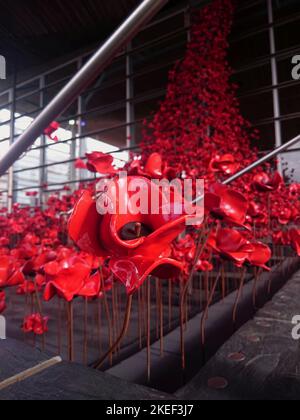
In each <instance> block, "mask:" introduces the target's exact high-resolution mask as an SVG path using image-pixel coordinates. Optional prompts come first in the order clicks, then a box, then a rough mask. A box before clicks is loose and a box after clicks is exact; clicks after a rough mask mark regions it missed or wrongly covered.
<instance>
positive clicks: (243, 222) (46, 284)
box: [0, 0, 300, 335]
mask: <svg viewBox="0 0 300 420" xmlns="http://www.w3.org/2000/svg"><path fill="white" fill-rule="evenodd" d="M233 16H234V7H233V5H232V1H231V0H215V1H214V2H213V3H211V4H210V5H209V6H207V7H205V8H203V9H201V10H200V11H199V12H196V13H195V15H194V18H193V21H194V22H193V26H192V29H191V41H190V42H189V44H188V46H187V52H186V55H185V57H184V58H183V60H182V61H181V62H179V63H178V64H177V65H176V66H175V68H174V69H173V70H172V71H171V73H170V80H169V84H168V87H167V94H166V98H165V100H164V101H163V102H162V103H161V104H160V107H159V110H158V112H157V113H156V114H155V115H154V117H153V119H152V121H151V122H150V123H147V124H146V126H145V135H144V138H143V139H142V143H141V148H142V153H141V158H140V159H134V160H132V161H131V162H129V164H128V166H127V169H128V172H129V174H130V178H132V179H134V180H135V182H137V183H140V184H141V183H142V184H143V185H146V186H147V185H151V184H152V183H153V182H152V180H153V179H156V180H157V179H162V178H167V179H174V178H179V179H180V180H181V181H182V180H183V179H185V178H192V179H193V180H195V179H198V178H204V179H205V181H206V182H205V193H206V200H205V215H206V218H205V223H204V224H203V225H202V226H201V228H200V229H199V226H196V227H195V229H192V228H190V229H189V232H188V234H186V235H185V236H183V234H184V231H185V227H186V225H185V222H186V215H184V214H181V215H176V214H175V211H174V208H175V207H176V205H177V204H178V201H177V198H176V197H175V196H174V197H172V198H171V199H169V202H168V204H170V205H171V210H172V211H171V212H170V214H169V215H168V217H161V215H160V214H147V215H140V214H139V215H131V214H127V215H124V214H119V212H117V213H116V214H114V215H105V216H103V215H101V214H99V212H98V211H97V209H98V208H97V204H96V197H97V198H99V196H98V195H99V193H101V194H102V195H103V197H108V196H109V194H112V195H113V194H114V193H113V192H111V191H99V190H97V191H96V189H95V182H93V183H91V184H88V185H84V186H83V185H82V186H81V188H80V189H79V190H78V191H75V192H73V193H72V194H69V193H63V194H58V193H53V194H51V195H50V197H49V200H48V202H47V208H46V209H45V210H42V209H41V208H38V207H36V208H31V207H21V206H20V205H18V204H15V205H14V209H13V212H12V213H11V214H7V209H2V210H0V229H1V234H0V313H2V312H3V311H4V310H5V308H6V305H7V303H6V298H5V293H4V289H6V288H7V287H16V286H17V293H18V294H25V295H27V294H28V295H34V294H38V292H40V294H41V295H43V297H44V299H45V300H46V301H51V300H52V299H53V298H54V296H58V297H59V298H60V299H64V300H65V301H66V302H69V303H70V302H72V301H73V300H74V299H75V298H77V297H80V298H84V299H102V298H103V297H105V294H106V292H110V291H111V290H113V285H114V284H115V282H119V283H121V284H122V285H123V286H124V287H125V290H126V292H127V294H128V295H133V294H134V293H135V292H136V291H137V290H139V289H140V288H141V287H142V286H143V284H146V282H147V281H148V278H149V276H150V275H153V276H155V277H156V278H163V279H172V281H177V282H178V283H181V286H182V285H183V286H185V285H187V284H188V282H189V280H191V278H192V277H193V274H194V272H195V271H200V272H206V273H207V272H209V271H212V270H213V269H214V268H217V269H219V268H220V267H221V270H222V269H223V268H224V264H226V263H227V262H228V261H229V262H230V263H233V264H234V265H235V266H236V267H238V268H239V269H240V268H242V269H243V270H245V269H246V268H247V267H249V266H252V267H255V270H256V272H259V270H261V269H268V266H267V264H268V262H269V261H270V258H271V251H270V248H269V247H268V246H267V245H266V244H264V243H263V241H264V242H267V243H269V244H270V242H271V237H272V239H273V242H274V244H278V245H290V246H292V247H293V249H294V250H295V251H296V253H297V254H298V255H300V230H299V229H298V226H297V225H298V223H299V221H300V202H299V191H300V189H299V185H298V184H293V185H290V186H286V185H285V184H284V182H283V179H282V177H281V176H280V175H279V174H278V173H277V172H276V170H275V166H274V163H272V164H266V165H264V166H263V167H262V168H259V169H257V170H255V171H254V172H253V173H251V174H248V175H246V176H244V177H243V178H241V179H239V180H238V181H236V182H235V183H234V184H233V185H232V186H230V187H227V186H224V185H221V182H222V181H224V180H225V179H226V178H227V177H228V176H230V175H232V174H234V173H236V172H237V171H238V170H239V169H240V168H241V167H244V166H247V165H248V164H249V163H251V162H253V161H254V160H256V159H257V151H256V149H255V147H254V148H253V147H251V146H252V144H253V143H254V144H255V142H257V141H258V133H257V132H256V131H255V130H253V129H251V126H250V124H249V122H247V121H246V120H245V119H244V118H243V117H242V116H241V114H240V110H239V103H238V100H237V95H236V86H235V85H234V84H233V83H232V82H231V76H232V70H231V68H230V66H229V64H228V61H227V52H228V47H229V45H228V36H229V34H230V30H231V26H232V21H233ZM55 128H57V125H55V124H54V125H52V126H50V128H49V129H48V131H47V134H48V135H52V134H53V130H54V129H55ZM86 158H87V163H85V162H84V161H83V160H79V161H77V162H76V163H75V165H76V167H77V168H78V169H80V168H81V169H85V170H86V169H88V170H90V171H91V172H92V173H99V174H101V175H102V176H107V177H108V178H114V177H115V176H116V174H117V170H116V168H115V167H114V161H113V158H112V157H111V156H109V155H106V154H103V153H101V152H94V153H90V154H87V156H86ZM118 182H119V181H116V183H117V187H118V185H119V184H118ZM161 194H162V193H161ZM29 195H30V196H35V195H36V192H31V193H29ZM124 197H125V198H126V199H128V198H130V194H128V195H127V194H124ZM71 211H72V215H71V217H69V216H70V214H71ZM199 230H200V234H201V236H200V239H201V240H200V239H199ZM180 234H182V235H181V236H180V239H178V236H179V235H180ZM213 256H214V257H215V258H213ZM223 277H224V276H223ZM218 279H219V277H218V278H217V280H218ZM217 280H216V282H217ZM223 280H224V278H223V279H222V281H223ZM243 282H244V277H242V281H241V285H242V284H243ZM207 284H208V283H207ZM207 284H206V288H207V292H208V285H207ZM223 286H224V285H223V284H222V287H223ZM213 291H214V288H213V290H212V291H211V295H213ZM212 297H213V296H208V299H207V301H208V303H207V306H209V304H210V303H211V301H212ZM39 309H40V308H38V307H37V308H36V312H35V313H33V314H30V315H28V317H26V318H25V320H24V323H23V331H25V332H26V333H33V334H35V335H43V334H44V333H46V332H47V329H48V318H47V317H45V316H44V314H42V311H41V310H40V311H39ZM235 309H236V308H235ZM235 312H236V311H235ZM204 313H205V314H206V311H204Z"/></svg>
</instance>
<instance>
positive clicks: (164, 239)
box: [69, 177, 187, 282]
mask: <svg viewBox="0 0 300 420" xmlns="http://www.w3.org/2000/svg"><path fill="white" fill-rule="evenodd" d="M131 180H133V181H134V182H137V184H136V185H137V186H139V188H140V189H141V188H143V187H146V188H147V189H146V191H147V194H149V196H148V198H149V201H148V202H149V203H150V202H151V201H150V199H151V194H152V192H153V190H152V188H154V189H155V188H157V189H158V190H157V192H158V195H159V197H160V199H161V200H160V203H159V208H158V209H157V210H158V211H157V214H149V213H148V212H146V213H145V214H142V212H140V213H138V214H133V213H132V212H131V211H130V208H129V207H130V206H131V204H130V202H131V201H130V200H131V199H132V196H133V194H134V193H131V192H129V191H125V192H124V194H122V195H121V197H122V199H124V202H125V203H127V204H128V207H127V212H124V213H126V214H122V213H120V212H118V210H119V209H120V208H121V204H120V203H119V202H118V197H117V196H118V194H117V192H118V188H122V185H121V183H122V182H123V181H122V180H117V181H116V182H117V184H116V188H115V187H114V188H113V187H112V188H111V189H110V190H109V191H106V194H107V196H108V197H109V199H110V200H111V201H113V200H114V199H115V198H116V199H117V200H116V202H117V206H116V210H117V211H116V212H115V213H116V214H105V215H100V214H99V213H98V212H97V209H96V202H95V201H94V200H93V198H92V196H91V194H90V193H89V192H84V193H83V195H82V197H81V199H80V200H79V202H78V203H77V205H76V207H75V209H74V211H73V214H72V216H71V218H70V221H69V234H70V236H71V238H72V239H73V240H74V241H75V242H76V243H77V245H78V246H79V247H80V248H81V249H83V250H84V251H86V252H90V253H93V254H96V255H98V256H101V257H102V258H107V257H114V259H113V263H111V268H112V270H113V271H114V274H115V275H116V277H118V276H119V274H118V273H120V270H119V268H118V269H116V267H120V265H118V264H117V262H118V260H119V259H120V260H121V261H122V266H123V265H124V264H125V262H124V261H127V258H128V261H127V262H126V264H127V265H128V267H132V270H133V274H132V275H134V273H135V274H136V275H137V276H139V277H140V282H142V281H143V280H144V273H147V275H148V273H150V272H151V268H152V267H153V269H155V271H157V270H156V268H157V267H158V266H161V265H163V264H160V262H162V261H160V262H159V261H157V260H158V259H159V258H165V257H166V254H168V255H167V257H168V258H169V256H170V252H171V243H172V241H173V240H174V239H176V237H177V236H178V235H179V234H180V233H181V232H182V231H183V230H184V229H185V225H186V220H187V216H186V215H183V214H176V212H175V210H176V208H177V204H178V202H177V201H176V200H177V197H175V195H174V196H173V197H172V198H171V202H170V201H167V200H168V199H167V198H166V197H165V196H164V195H163V192H162V190H161V189H159V187H158V186H156V185H155V184H153V183H152V182H151V181H150V180H148V179H146V178H141V177H129V178H128V183H130V181H131ZM113 186H115V184H113ZM166 204H169V207H170V212H169V213H168V214H164V212H163V209H164V208H165V206H166ZM137 226H138V227H139V231H140V232H139V233H137V232H136V230H135V228H136V227H137ZM143 260H144V261H143ZM170 262H171V260H168V261H167V264H168V265H170ZM174 266H176V267H178V263H177V262H176V261H174ZM149 270H150V271H149ZM143 271H144V273H143ZM159 271H160V272H161V271H162V270H159ZM118 278H120V280H121V281H123V276H120V277H118Z"/></svg>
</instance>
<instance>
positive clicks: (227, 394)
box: [176, 272, 300, 400]
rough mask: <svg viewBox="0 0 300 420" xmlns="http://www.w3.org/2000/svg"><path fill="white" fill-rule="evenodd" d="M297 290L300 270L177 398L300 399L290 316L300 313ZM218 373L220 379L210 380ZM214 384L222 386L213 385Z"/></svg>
mask: <svg viewBox="0 0 300 420" xmlns="http://www.w3.org/2000/svg"><path fill="white" fill-rule="evenodd" d="M299 292H300V272H298V273H297V274H295V275H294V276H293V277H292V279H291V280H290V281H289V283H288V284H287V285H286V286H285V287H284V288H283V289H282V290H281V291H280V292H278V293H277V294H276V295H275V297H274V299H273V300H272V301H271V302H269V303H268V304H266V305H265V306H264V307H263V309H261V310H260V311H259V312H258V313H257V314H256V316H255V317H254V319H253V320H251V321H249V322H248V323H246V324H245V325H244V326H243V327H242V328H241V329H240V330H239V331H238V332H237V333H236V334H235V335H234V336H233V337H232V338H231V339H230V340H229V341H228V342H227V343H226V344H225V345H224V346H223V347H222V348H221V349H220V350H219V351H218V353H217V354H216V355H215V356H214V357H213V358H212V359H211V361H210V362H209V363H208V364H207V365H206V366H205V367H204V368H203V369H202V371H201V372H200V374H198V375H197V377H195V378H194V379H193V380H192V381H191V382H190V383H189V384H188V385H187V386H186V387H184V388H183V389H181V390H180V391H179V392H177V394H176V396H177V397H178V398H183V399H184V398H188V399H192V400H300V341H296V340H294V339H293V338H292V328H293V325H292V318H293V317H294V316H295V315H300V300H299ZM220 377H221V378H222V380H220V379H218V380H217V381H216V380H215V379H214V378H220ZM224 380H225V381H224ZM217 382H218V383H217ZM226 383H228V386H225V385H226ZM216 386H221V387H222V388H223V387H224V389H219V390H218V389H214V387H216Z"/></svg>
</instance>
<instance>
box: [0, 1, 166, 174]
mask: <svg viewBox="0 0 300 420" xmlns="http://www.w3.org/2000/svg"><path fill="white" fill-rule="evenodd" d="M168 1H169V0H143V1H142V3H141V4H140V5H139V6H138V7H137V8H136V9H135V10H134V12H133V13H132V14H131V15H130V16H129V17H128V18H127V19H126V20H125V22H124V23H123V24H122V25H121V26H120V27H119V28H118V29H117V30H116V31H115V32H114V33H113V35H112V36H111V37H110V38H109V39H108V40H107V41H106V42H105V43H104V44H103V45H102V46H101V47H100V48H99V50H98V51H97V52H96V53H95V54H94V55H93V57H92V58H91V59H90V60H89V61H88V62H87V63H86V64H85V66H84V67H83V68H82V69H81V70H80V71H79V72H78V73H77V74H76V75H75V76H74V77H73V79H72V80H71V81H70V82H69V83H68V84H67V85H66V86H65V87H64V88H63V89H62V90H61V92H60V93H59V94H58V95H57V96H56V97H55V98H54V99H53V100H52V101H51V102H50V103H49V105H47V106H46V108H45V109H44V110H43V111H42V112H41V114H40V115H39V116H38V117H37V118H36V119H35V120H34V121H33V123H32V124H31V125H30V126H29V127H28V128H27V130H26V131H25V132H24V133H23V134H22V135H21V136H20V137H19V138H18V140H17V141H16V142H15V143H14V144H13V145H12V146H11V147H10V149H9V150H8V152H7V153H6V154H5V155H4V157H3V158H2V159H1V161H0V176H2V175H4V173H5V172H6V171H7V170H8V169H9V168H10V167H11V166H12V165H13V164H14V162H15V161H16V160H17V159H18V158H19V157H20V156H21V155H22V154H23V153H24V152H26V150H27V149H28V148H29V147H30V146H31V145H32V144H33V143H34V142H35V140H36V139H37V138H38V137H40V135H41V134H42V133H43V132H44V130H45V129H46V128H47V127H48V126H49V125H50V124H51V122H52V121H54V120H55V119H56V118H57V117H58V116H59V115H60V114H61V113H62V112H63V111H64V110H65V109H66V108H68V106H69V105H71V104H72V102H73V101H74V100H75V99H76V98H77V97H78V96H79V95H80V94H81V92H82V91H83V90H84V89H86V88H87V87H88V86H89V85H90V84H91V83H92V82H93V81H94V80H95V79H96V78H97V77H98V76H99V74H100V73H101V72H102V71H103V70H104V69H105V68H106V67H107V66H108V65H109V64H110V62H111V61H112V60H113V58H114V57H115V56H116V54H117V53H118V52H119V51H120V49H121V48H122V47H124V46H125V45H126V44H127V43H128V42H129V41H130V40H131V39H132V38H133V37H134V36H135V35H136V33H137V32H138V31H139V30H140V29H141V27H143V26H144V25H145V24H146V23H147V22H148V21H149V20H150V19H151V18H152V17H153V16H155V15H156V14H157V12H158V11H159V10H160V9H161V8H162V7H163V6H164V5H166V4H167V3H168Z"/></svg>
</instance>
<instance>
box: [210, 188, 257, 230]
mask: <svg viewBox="0 0 300 420" xmlns="http://www.w3.org/2000/svg"><path fill="white" fill-rule="evenodd" d="M248 207H249V204H248V201H247V199H246V198H245V197H244V196H243V195H242V194H241V193H239V192H237V191H235V190H233V189H230V188H228V187H227V186H225V185H222V184H213V185H212V186H211V187H210V189H209V192H208V193H206V194H205V209H206V211H208V212H210V213H211V214H212V215H213V216H214V217H216V218H218V219H220V220H223V221H224V222H227V223H230V224H234V225H237V226H245V221H246V215H247V211H248Z"/></svg>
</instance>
